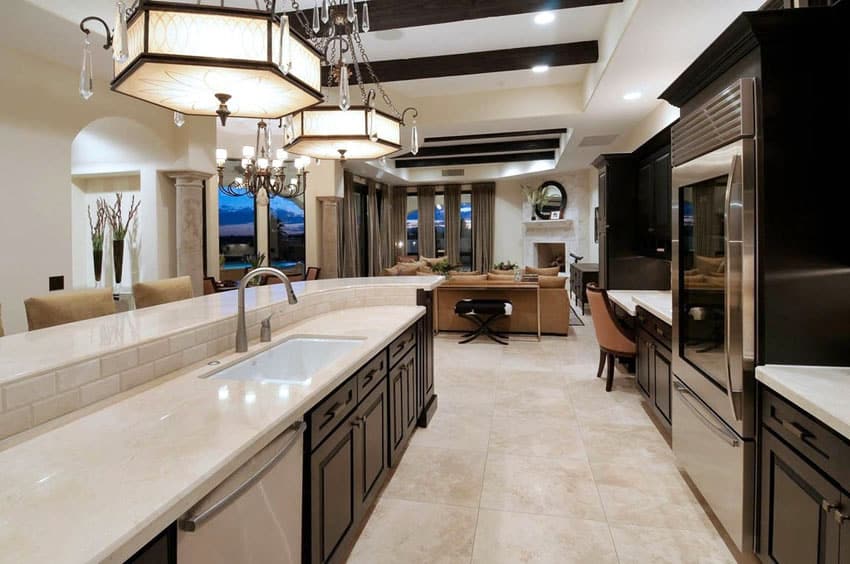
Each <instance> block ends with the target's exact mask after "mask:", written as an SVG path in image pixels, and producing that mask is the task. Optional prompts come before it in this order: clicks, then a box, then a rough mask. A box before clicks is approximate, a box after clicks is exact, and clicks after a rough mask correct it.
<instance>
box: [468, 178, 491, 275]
mask: <svg viewBox="0 0 850 564" xmlns="http://www.w3.org/2000/svg"><path fill="white" fill-rule="evenodd" d="M495 203H496V185H495V184H494V183H492V182H490V183H486V184H473V185H472V268H473V270H477V271H479V272H487V271H488V270H490V267H491V266H492V264H493V221H494V220H493V218H494V214H495Z"/></svg>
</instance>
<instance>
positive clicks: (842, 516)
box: [832, 509, 850, 525]
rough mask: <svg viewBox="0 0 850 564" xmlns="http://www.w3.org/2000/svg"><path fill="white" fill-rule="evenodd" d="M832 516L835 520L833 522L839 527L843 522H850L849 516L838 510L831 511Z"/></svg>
mask: <svg viewBox="0 0 850 564" xmlns="http://www.w3.org/2000/svg"><path fill="white" fill-rule="evenodd" d="M832 516H833V517H834V518H835V522H836V523H838V524H839V525H843V524H844V521H850V515H847V514H846V513H842V512H841V511H839V510H838V509H834V510H833V513H832Z"/></svg>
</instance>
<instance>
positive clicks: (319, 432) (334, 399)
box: [308, 377, 357, 450]
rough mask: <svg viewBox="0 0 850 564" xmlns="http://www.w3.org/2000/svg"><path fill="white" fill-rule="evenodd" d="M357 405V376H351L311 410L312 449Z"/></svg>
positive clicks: (309, 420) (309, 422)
mask: <svg viewBox="0 0 850 564" xmlns="http://www.w3.org/2000/svg"><path fill="white" fill-rule="evenodd" d="M355 407H357V378H355V377H351V378H349V379H348V380H347V381H346V382H345V384H343V385H342V386H340V387H339V388H337V390H336V391H335V392H333V393H332V394H331V395H329V396H328V397H326V398H325V399H324V400H322V402H321V403H320V404H319V405H317V406H316V407H315V408H313V410H312V411H311V412H310V414H309V416H308V417H309V419H308V424H309V425H310V436H311V439H310V449H311V450H312V449H315V448H316V447H317V446H319V444H321V442H322V441H323V440H324V439H325V437H327V436H328V435H330V434H331V432H332V431H333V430H334V429H335V428H336V426H337V425H338V424H339V423H340V422H341V421H343V420H344V419H345V418H346V417H347V416H348V414H349V413H351V411H352V410H353V409H354V408H355Z"/></svg>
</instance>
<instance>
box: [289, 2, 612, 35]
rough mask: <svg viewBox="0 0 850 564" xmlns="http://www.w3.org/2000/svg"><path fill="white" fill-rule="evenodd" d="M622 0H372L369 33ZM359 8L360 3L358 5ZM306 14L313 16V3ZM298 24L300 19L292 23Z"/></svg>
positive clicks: (597, 4) (370, 3) (309, 5)
mask: <svg viewBox="0 0 850 564" xmlns="http://www.w3.org/2000/svg"><path fill="white" fill-rule="evenodd" d="M622 1H623V0H529V1H526V2H517V1H516V0H487V2H482V1H481V0H427V1H424V0H423V1H420V2H398V1H397V0H370V2H369V16H370V19H371V23H372V27H371V29H370V31H372V32H374V31H383V30H387V29H402V28H405V27H419V26H423V25H435V24H444V23H451V22H459V21H466V20H477V19H483V18H495V17H499V16H515V15H519V14H530V13H534V12H541V11H546V10H565V9H569V8H582V7H585V6H604V5H607V4H619V3H621V2H622ZM357 6H358V9H360V4H358V5H357ZM307 7H308V8H309V9H308V10H307V11H306V12H305V13H307V14H308V15H312V14H311V13H310V10H312V3H310V4H307ZM292 22H293V23H296V22H298V20H297V19H293V20H292ZM299 27H300V26H299Z"/></svg>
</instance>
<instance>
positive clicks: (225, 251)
mask: <svg viewBox="0 0 850 564" xmlns="http://www.w3.org/2000/svg"><path fill="white" fill-rule="evenodd" d="M238 166H239V161H237V160H235V159H234V160H228V161H227V165H226V166H225V170H224V181H225V182H227V183H230V182H232V181H233V179H234V178H235V177H236V176H237V175H238V173H237V167H238ZM254 213H255V212H254V199H253V198H250V197H248V196H227V195H225V194H222V193H221V192H219V193H218V252H219V255H220V257H221V260H222V262H221V270H222V278H230V279H232V278H234V276H233V275H235V276H236V277H238V276H239V275H241V274H242V271H243V270H244V269H245V268H246V267H248V266H250V261H252V260H253V259H254V258H255V257H256V255H257V233H256V221H255V216H254ZM228 273H230V274H232V275H231V276H227V274H228Z"/></svg>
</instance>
